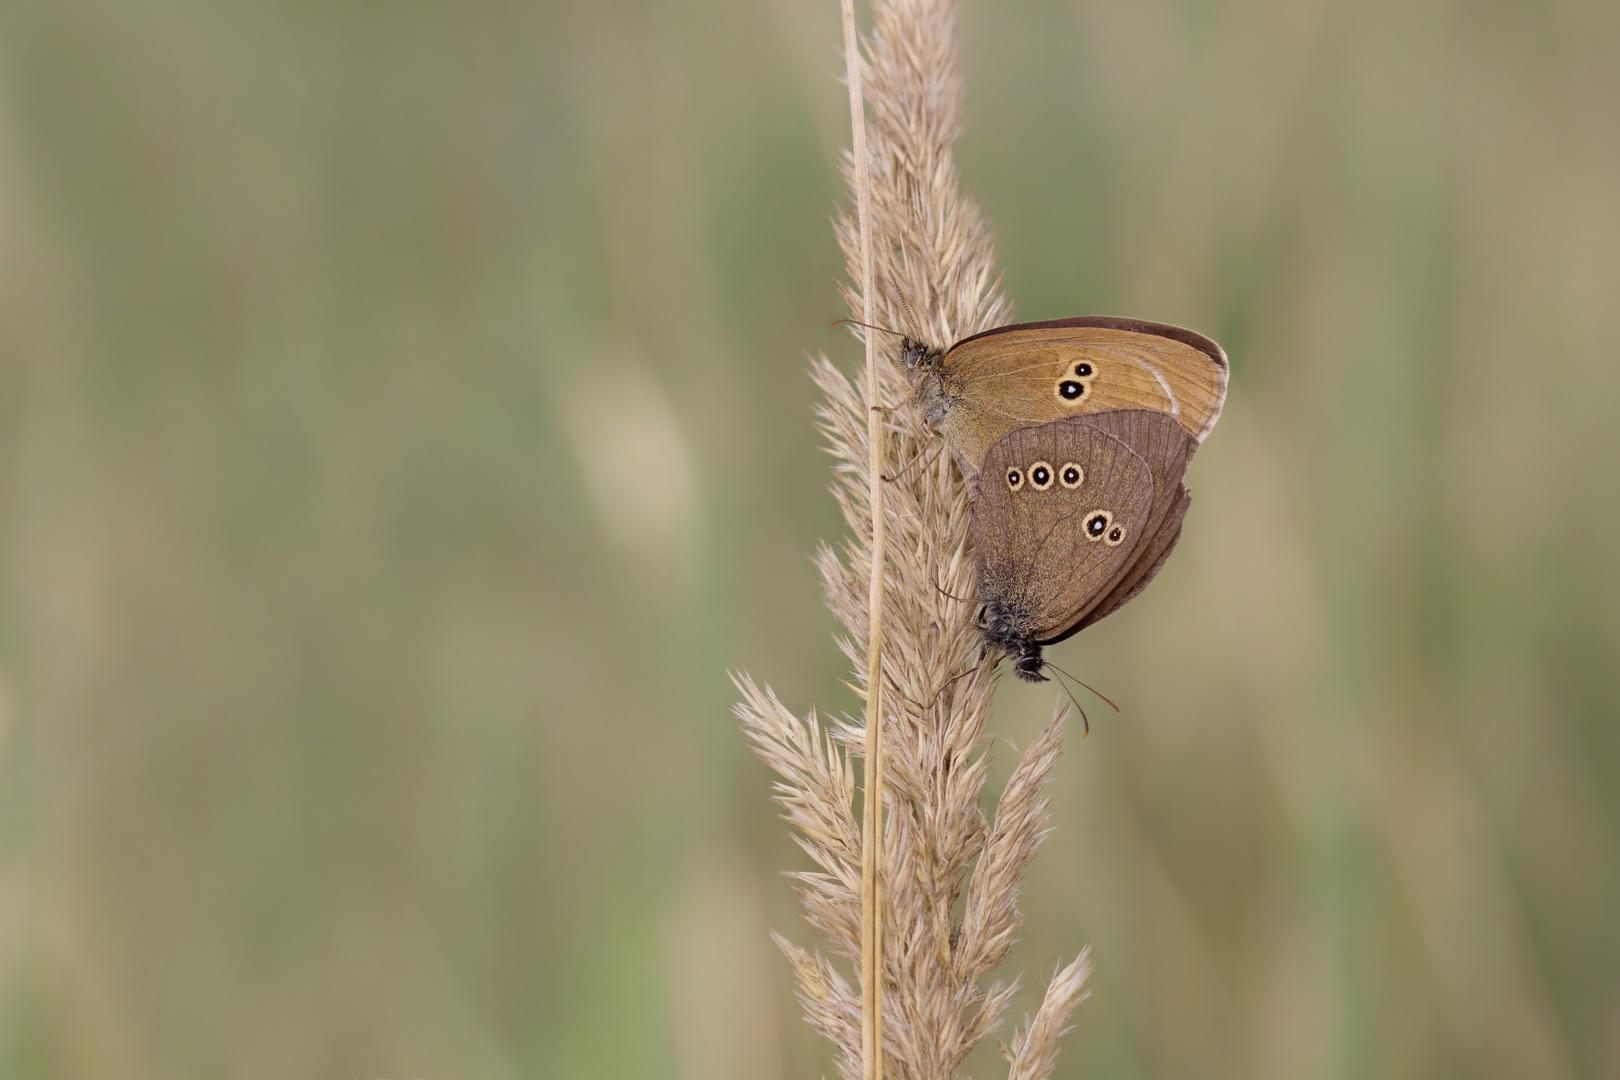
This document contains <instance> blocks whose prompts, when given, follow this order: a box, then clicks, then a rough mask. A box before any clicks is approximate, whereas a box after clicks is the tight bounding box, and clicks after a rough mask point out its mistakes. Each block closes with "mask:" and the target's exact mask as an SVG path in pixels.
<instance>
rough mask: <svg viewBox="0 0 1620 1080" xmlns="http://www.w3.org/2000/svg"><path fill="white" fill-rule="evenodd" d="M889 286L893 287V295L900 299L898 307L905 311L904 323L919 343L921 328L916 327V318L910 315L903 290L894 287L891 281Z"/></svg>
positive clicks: (896, 286) (909, 308)
mask: <svg viewBox="0 0 1620 1080" xmlns="http://www.w3.org/2000/svg"><path fill="white" fill-rule="evenodd" d="M889 284H890V285H893V286H894V293H895V295H896V296H898V297H899V298H900V306H901V308H903V309H904V310H905V313H906V322H908V323H910V324H911V332H912V333H913V334H916V335H917V340H918V341H921V340H922V327H920V326H918V325H917V320H916V318H915V317H914V316H913V315H912V314H911V305H910V304H908V303H906V294H905V290H903V289H901V288H900V286H898V285H895V283H894V282H893V281H890V282H889Z"/></svg>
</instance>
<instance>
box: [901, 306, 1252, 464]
mask: <svg viewBox="0 0 1620 1080" xmlns="http://www.w3.org/2000/svg"><path fill="white" fill-rule="evenodd" d="M901 358H902V360H903V361H904V363H905V366H906V370H907V372H908V374H909V376H910V378H911V382H912V385H913V387H914V388H915V389H914V396H913V400H914V401H915V403H916V405H917V407H918V408H919V409H921V410H922V413H923V417H924V419H925V420H926V421H927V422H928V424H929V425H930V426H931V427H933V428H935V429H936V430H938V431H939V432H940V434H941V435H943V436H944V437H945V441H946V443H947V444H948V445H949V446H950V448H951V451H952V453H953V454H954V455H955V457H956V461H957V464H958V466H959V467H960V468H961V470H962V475H963V476H965V477H967V478H968V479H969V480H970V481H973V480H976V478H977V476H978V474H979V471H980V466H981V463H982V462H983V461H984V458H985V455H986V454H987V453H988V452H989V450H990V448H991V447H992V446H993V445H994V444H995V443H996V441H997V440H998V439H1001V438H1002V437H1003V436H1005V435H1007V434H1008V433H1009V432H1012V431H1015V430H1017V429H1018V428H1022V427H1028V426H1030V425H1033V424H1043V423H1047V422H1049V421H1052V420H1060V419H1063V418H1065V417H1071V416H1081V415H1087V414H1094V413H1100V412H1104V411H1108V410H1112V409H1147V410H1152V411H1155V412H1162V413H1164V414H1166V415H1167V416H1170V417H1171V418H1173V419H1174V420H1175V421H1176V422H1177V423H1178V424H1179V425H1180V426H1181V427H1182V429H1183V430H1185V431H1186V432H1187V434H1188V436H1189V437H1190V438H1191V439H1192V440H1193V443H1194V444H1195V445H1196V444H1197V443H1198V442H1201V441H1202V440H1203V438H1204V436H1205V435H1207V434H1209V431H1210V429H1211V428H1213V427H1214V426H1215V421H1216V420H1217V419H1219V417H1220V415H1221V407H1222V405H1223V404H1224V403H1225V401H1226V382H1227V361H1226V353H1225V352H1224V351H1222V349H1221V347H1220V346H1219V345H1217V344H1216V343H1215V342H1213V341H1211V340H1210V339H1209V338H1207V337H1205V336H1204V335H1202V334H1199V333H1195V332H1194V331H1191V330H1184V329H1182V328H1180V327H1177V326H1169V325H1166V324H1164V323H1152V322H1144V321H1141V320H1139V319H1123V318H1115V317H1112V316H1102V315H1087V316H1081V317H1078V318H1072V319H1054V320H1052V321H1049V322H1031V323H1018V324H1016V325H1013V326H1002V327H997V328H996V329H994V330H987V331H985V332H984V333H982V334H975V335H974V336H972V337H969V338H964V339H963V340H961V341H959V342H957V343H956V344H955V345H952V346H951V347H950V348H949V349H946V350H944V351H941V350H937V349H930V348H928V347H927V346H925V345H922V344H920V343H918V342H916V341H914V340H912V339H909V338H908V339H906V340H905V342H904V343H903V344H902V347H901Z"/></svg>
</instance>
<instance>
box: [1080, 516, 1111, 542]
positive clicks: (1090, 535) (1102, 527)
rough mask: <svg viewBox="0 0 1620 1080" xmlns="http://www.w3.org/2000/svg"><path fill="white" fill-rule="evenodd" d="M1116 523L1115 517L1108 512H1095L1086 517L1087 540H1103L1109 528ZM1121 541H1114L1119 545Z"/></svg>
mask: <svg viewBox="0 0 1620 1080" xmlns="http://www.w3.org/2000/svg"><path fill="white" fill-rule="evenodd" d="M1113 523H1114V515H1113V514H1111V513H1109V512H1108V511H1107V510H1093V511H1092V512H1091V513H1089V514H1087V515H1086V539H1087V540H1101V539H1102V538H1103V534H1104V533H1106V532H1107V531H1108V527H1109V526H1110V525H1112V524H1113ZM1118 542H1119V541H1117V540H1116V541H1114V543H1116V544H1117V543H1118Z"/></svg>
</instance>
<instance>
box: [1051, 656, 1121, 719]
mask: <svg viewBox="0 0 1620 1080" xmlns="http://www.w3.org/2000/svg"><path fill="white" fill-rule="evenodd" d="M1046 666H1047V667H1049V668H1051V669H1052V670H1053V671H1055V672H1057V673H1058V674H1059V675H1068V677H1069V678H1071V679H1074V681H1075V682H1077V683H1080V685H1081V686H1084V687H1085V688H1086V689H1087V690H1090V691H1091V692H1092V693H1093V694H1096V695H1097V696H1098V697H1100V698H1102V700H1103V702H1104V703H1105V704H1107V706H1108V707H1109V708H1110V709H1113V710H1114V711H1115V712H1119V706H1118V705H1115V704H1114V703H1113V702H1112V701H1109V700H1108V698H1107V697H1106V696H1105V695H1103V694H1101V693H1099V692H1098V690H1097V688H1096V687H1095V686H1092V685H1091V684H1090V683H1086V682H1081V681H1080V680H1079V679H1075V678H1074V676H1073V675H1069V673H1068V672H1067V671H1064V670H1063V669H1062V668H1060V667H1058V666H1057V665H1056V664H1054V663H1052V661H1050V660H1048V661H1046Z"/></svg>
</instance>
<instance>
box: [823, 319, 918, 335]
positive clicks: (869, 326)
mask: <svg viewBox="0 0 1620 1080" xmlns="http://www.w3.org/2000/svg"><path fill="white" fill-rule="evenodd" d="M844 323H849V324H851V325H852V326H864V327H866V328H867V329H868V330H876V331H878V332H879V333H883V334H893V335H894V336H895V337H897V338H903V337H905V336H906V335H904V334H902V333H901V332H900V331H898V330H890V329H889V328H888V327H887V326H873V325H872V324H871V323H864V322H861V320H859V319H839V320H838V321H837V322H835V323H833V324H832V325H831V326H829V327H828V329H829V330H830V329H831V328H832V327H833V326H842V325H843V324H844Z"/></svg>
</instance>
